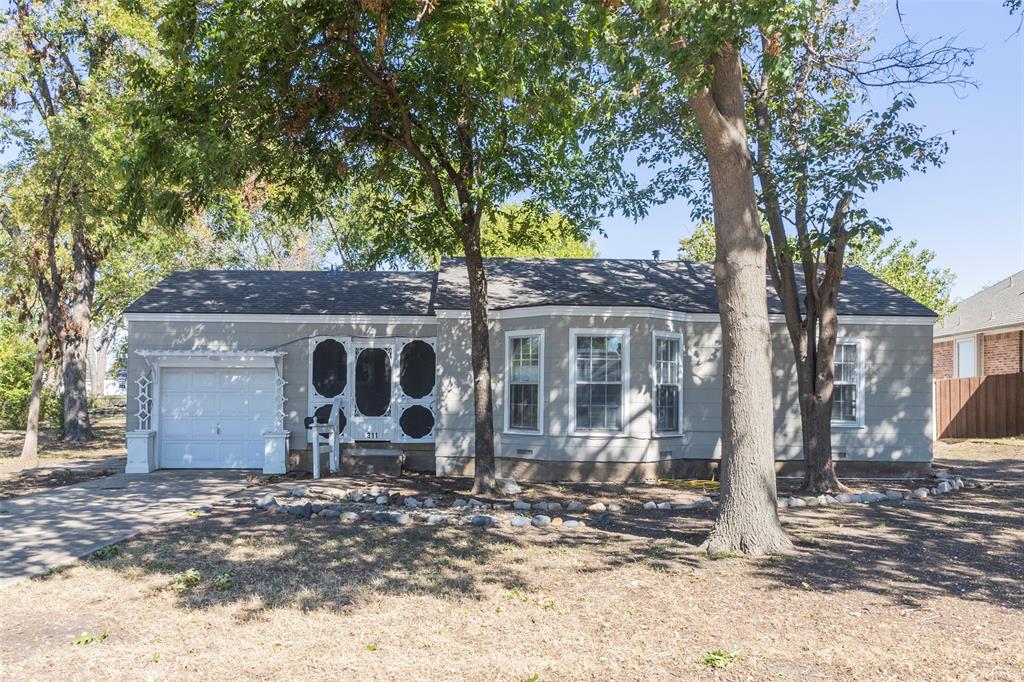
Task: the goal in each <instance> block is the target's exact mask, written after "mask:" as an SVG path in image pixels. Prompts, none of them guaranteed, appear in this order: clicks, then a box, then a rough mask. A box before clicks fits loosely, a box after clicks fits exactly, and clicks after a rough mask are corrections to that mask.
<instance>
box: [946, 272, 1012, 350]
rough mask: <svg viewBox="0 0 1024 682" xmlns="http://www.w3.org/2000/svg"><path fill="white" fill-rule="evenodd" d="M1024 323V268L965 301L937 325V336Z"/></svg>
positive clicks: (955, 334) (969, 332) (970, 332)
mask: <svg viewBox="0 0 1024 682" xmlns="http://www.w3.org/2000/svg"><path fill="white" fill-rule="evenodd" d="M1016 325H1024V270H1021V271H1020V272H1016V273H1014V274H1012V275H1010V276H1009V277H1007V278H1006V279H1004V280H1001V281H999V282H996V283H995V284H993V285H992V286H990V287H988V288H985V289H982V290H981V291H979V292H978V293H976V294H974V296H971V297H970V298H966V299H964V300H963V301H961V302H960V303H959V304H958V305H957V307H956V310H954V311H953V312H951V313H950V314H948V315H946V317H945V319H943V320H942V321H941V322H939V323H937V324H936V325H935V336H936V338H939V337H945V336H958V335H960V334H973V333H976V332H981V331H986V330H988V329H997V328H1001V327H1012V326H1016Z"/></svg>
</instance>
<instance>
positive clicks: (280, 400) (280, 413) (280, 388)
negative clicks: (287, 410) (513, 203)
mask: <svg viewBox="0 0 1024 682" xmlns="http://www.w3.org/2000/svg"><path fill="white" fill-rule="evenodd" d="M274 369H275V371H276V376H275V377H274V386H275V387H276V388H277V412H276V414H275V415H274V426H275V427H276V428H277V430H278V431H284V387H285V386H286V385H288V382H287V381H285V380H284V377H282V376H281V374H282V372H281V358H275V360H274Z"/></svg>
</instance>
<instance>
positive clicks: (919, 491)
mask: <svg viewBox="0 0 1024 682" xmlns="http://www.w3.org/2000/svg"><path fill="white" fill-rule="evenodd" d="M966 487H967V484H966V483H965V482H964V481H963V480H962V479H960V478H955V477H949V476H947V477H941V480H940V481H939V482H938V483H936V484H935V486H934V487H930V488H929V487H926V486H921V487H918V488H914V489H902V488H895V487H889V488H885V489H880V490H872V491H864V492H858V493H853V492H847V493H840V494H838V495H834V496H833V495H818V496H783V497H780V498H779V500H778V507H779V509H780V510H783V509H799V508H803V507H829V506H837V505H847V504H874V503H876V502H898V501H903V500H923V499H927V498H928V497H930V496H936V495H945V494H947V493H951V492H956V491H959V490H963V489H964V488H966ZM278 495H279V496H285V499H287V500H289V502H280V501H279V500H278V497H275V495H274V494H273V493H271V492H265V493H263V494H261V495H259V496H257V497H253V498H251V499H249V500H248V501H247V502H243V503H242V504H243V505H245V504H248V505H249V506H250V507H251V508H255V509H259V510H263V511H265V512H268V513H272V514H285V515H288V516H291V517H295V518H301V519H311V518H318V519H324V520H330V521H334V522H337V523H345V524H349V523H355V522H373V523H381V524H395V525H411V524H415V523H422V524H426V525H445V524H452V525H466V526H473V527H478V528H493V527H500V526H511V527H512V528H516V529H520V528H528V527H531V526H532V527H534V528H548V529H564V530H570V529H574V528H586V527H588V526H589V527H605V526H609V525H613V524H614V523H615V521H616V519H617V518H621V516H620V515H621V514H622V513H628V514H649V513H653V515H656V516H660V515H661V514H662V513H664V512H675V511H701V510H704V511H707V510H711V509H713V508H714V506H715V498H717V497H718V493H711V494H710V495H707V496H705V497H701V498H699V499H697V500H696V501H694V502H689V503H685V504H675V503H672V502H669V501H664V500H662V501H657V500H646V501H645V502H643V503H642V504H633V505H625V504H619V503H616V502H592V503H590V504H585V503H583V502H580V501H579V500H572V499H569V500H562V501H559V500H542V501H538V502H528V501H526V500H522V499H514V500H510V501H507V502H505V501H499V502H485V501H483V500H478V499H476V498H472V497H469V498H461V497H458V498H455V499H453V500H451V502H448V503H443V502H439V501H438V500H435V499H434V498H432V497H426V498H423V499H421V498H418V497H416V496H414V495H403V494H400V493H397V492H393V491H391V490H389V489H387V488H383V487H380V486H376V485H374V486H368V487H364V488H358V489H351V490H338V489H332V488H329V487H314V486H311V485H303V486H297V487H295V488H292V489H291V490H285V491H283V492H279V493H278ZM563 510H565V511H566V512H569V513H571V514H573V515H574V516H575V518H562V517H561V516H559V515H558V512H562V511H563ZM492 512H498V513H492Z"/></svg>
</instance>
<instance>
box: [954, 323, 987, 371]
mask: <svg viewBox="0 0 1024 682" xmlns="http://www.w3.org/2000/svg"><path fill="white" fill-rule="evenodd" d="M964 341H973V342H974V374H970V375H968V376H960V348H959V346H960V344H961V343H963V342H964ZM982 343H983V342H982V341H981V335H980V334H967V335H965V336H956V337H953V378H954V379H970V378H971V377H980V376H984V375H985V368H984V367H982V366H981V365H982V358H983V357H984V356H983V353H982V345H981V344H982Z"/></svg>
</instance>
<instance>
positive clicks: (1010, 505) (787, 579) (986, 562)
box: [757, 486, 1024, 609]
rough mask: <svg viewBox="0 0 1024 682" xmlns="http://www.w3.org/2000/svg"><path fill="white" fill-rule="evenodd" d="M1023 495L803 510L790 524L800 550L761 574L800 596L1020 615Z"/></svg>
mask: <svg viewBox="0 0 1024 682" xmlns="http://www.w3.org/2000/svg"><path fill="white" fill-rule="evenodd" d="M1022 493H1024V488H1022V487H1019V486H993V487H990V488H986V489H982V490H972V491H971V492H969V493H967V494H964V495H951V496H948V497H943V498H938V499H929V500H928V501H927V502H908V503H903V504H896V505H893V504H877V505H872V506H864V507H861V506H858V507H855V508H847V509H844V510H839V509H835V510H829V511H828V512H825V514H827V516H825V515H822V514H821V513H820V512H819V513H818V514H815V512H814V511H811V510H807V511H802V512H801V513H800V514H798V515H795V516H797V517H798V518H799V521H795V522H794V521H793V520H791V521H790V522H789V523H787V524H786V525H787V530H788V531H789V532H790V535H791V536H792V537H793V538H794V540H795V541H796V543H797V546H798V547H799V551H798V552H797V553H796V554H794V555H793V556H790V557H787V558H786V559H785V560H783V561H773V562H760V563H759V564H758V569H757V570H758V572H759V573H760V574H761V575H763V576H765V577H767V578H770V579H771V580H773V581H776V582H778V583H780V584H782V585H786V586H788V587H792V588H803V589H815V590H823V591H833V592H838V591H844V590H863V591H867V592H872V593H875V594H877V595H879V596H883V597H885V598H887V599H889V600H891V601H892V602H893V603H896V604H900V605H904V606H909V607H917V606H919V605H920V604H921V603H922V602H924V601H925V600H927V599H929V598H933V597H936V596H943V595H945V596H951V597H956V598H959V599H966V600H973V601H983V602H988V603H992V604H997V605H1001V606H1004V607H1007V608H1014V609H1021V608H1024V591H1022V590H1021V587H1020V586H1021V584H1022V580H1024V555H1022V553H1021V548H1022V547H1024V514H1022V509H1024V507H1022V505H1021V502H1022ZM815 516H817V518H813V517H815ZM809 519H813V520H809ZM829 519H831V521H832V522H831V525H829V523H828V520H829ZM838 524H841V525H838Z"/></svg>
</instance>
